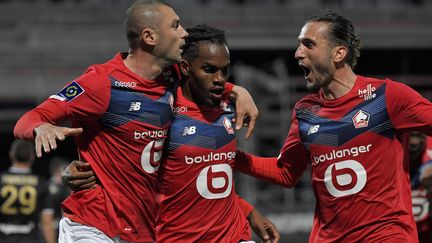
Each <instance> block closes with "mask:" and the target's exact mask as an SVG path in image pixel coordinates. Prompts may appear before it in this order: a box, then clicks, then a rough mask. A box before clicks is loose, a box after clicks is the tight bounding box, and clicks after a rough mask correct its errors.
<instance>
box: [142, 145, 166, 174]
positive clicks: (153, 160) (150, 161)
mask: <svg viewBox="0 0 432 243" xmlns="http://www.w3.org/2000/svg"><path fill="white" fill-rule="evenodd" d="M164 141H165V139H159V140H155V141H151V142H150V143H148V144H147V146H145V148H144V150H143V151H142V154H141V166H142V168H143V169H144V171H145V172H147V173H154V172H155V171H157V170H158V169H159V166H160V160H161V157H162V149H163V144H164Z"/></svg>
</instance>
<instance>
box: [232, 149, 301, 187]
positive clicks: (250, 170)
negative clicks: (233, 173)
mask: <svg viewBox="0 0 432 243" xmlns="http://www.w3.org/2000/svg"><path fill="white" fill-rule="evenodd" d="M234 168H235V169H236V170H238V171H240V172H243V173H245V174H248V175H251V176H254V177H257V178H260V179H264V180H266V181H269V182H272V183H276V184H279V185H281V186H284V187H293V186H294V185H295V184H296V183H297V181H298V179H299V178H300V176H301V175H302V174H303V171H304V170H305V169H306V166H302V165H298V166H286V165H284V166H281V165H279V164H278V159H277V158H276V157H257V156H254V155H251V154H247V153H244V152H243V151H239V150H238V151H237V152H236V162H235V167H234Z"/></svg>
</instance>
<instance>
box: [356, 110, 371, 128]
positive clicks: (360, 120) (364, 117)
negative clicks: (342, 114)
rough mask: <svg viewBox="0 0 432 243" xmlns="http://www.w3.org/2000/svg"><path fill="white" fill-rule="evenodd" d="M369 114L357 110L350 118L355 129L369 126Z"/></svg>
mask: <svg viewBox="0 0 432 243" xmlns="http://www.w3.org/2000/svg"><path fill="white" fill-rule="evenodd" d="M369 119H370V114H369V113H367V112H366V111H363V110H358V111H357V112H356V113H355V115H354V116H353V117H352V121H353V124H354V127H355V128H363V127H367V126H368V125H369Z"/></svg>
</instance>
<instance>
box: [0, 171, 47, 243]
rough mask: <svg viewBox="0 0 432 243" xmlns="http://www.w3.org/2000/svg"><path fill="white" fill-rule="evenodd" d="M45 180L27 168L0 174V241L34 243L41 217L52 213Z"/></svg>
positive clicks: (36, 238)
mask: <svg viewBox="0 0 432 243" xmlns="http://www.w3.org/2000/svg"><path fill="white" fill-rule="evenodd" d="M51 204H52V200H51V199H50V195H49V191H48V184H47V181H46V180H45V179H44V178H43V177H41V176H39V175H36V174H33V173H32V172H31V170H29V169H18V168H15V167H11V168H10V169H9V170H8V171H7V172H3V173H1V174H0V242H6V241H10V240H15V243H17V242H16V240H20V241H21V242H23V243H24V242H37V241H38V239H40V238H42V237H41V233H40V230H39V221H40V214H41V212H42V211H43V210H53V207H52V205H51Z"/></svg>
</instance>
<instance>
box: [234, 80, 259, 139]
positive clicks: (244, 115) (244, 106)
mask: <svg viewBox="0 0 432 243" xmlns="http://www.w3.org/2000/svg"><path fill="white" fill-rule="evenodd" d="M232 97H233V98H235V99H236V117H235V124H236V125H235V128H236V129H237V130H239V129H240V128H242V127H247V131H246V135H245V139H248V138H249V137H250V136H251V135H252V132H253V130H254V128H255V122H256V119H257V118H258V116H259V111H258V108H257V107H256V105H255V102H254V100H253V99H252V96H251V95H250V93H249V91H247V90H246V89H245V88H243V87H241V86H238V85H234V87H233V89H232Z"/></svg>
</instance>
